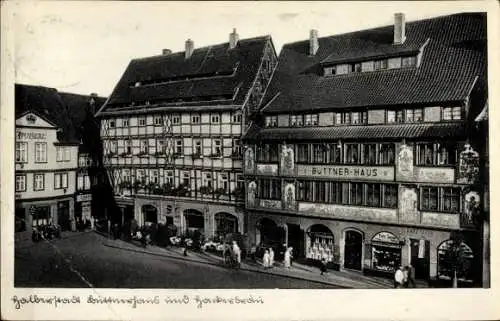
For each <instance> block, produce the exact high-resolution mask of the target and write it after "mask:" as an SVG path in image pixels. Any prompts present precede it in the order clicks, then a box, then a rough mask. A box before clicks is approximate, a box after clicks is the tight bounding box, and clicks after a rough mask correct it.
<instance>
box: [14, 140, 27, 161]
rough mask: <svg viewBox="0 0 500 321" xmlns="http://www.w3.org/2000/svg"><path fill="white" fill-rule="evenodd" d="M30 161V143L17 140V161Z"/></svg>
mask: <svg viewBox="0 0 500 321" xmlns="http://www.w3.org/2000/svg"><path fill="white" fill-rule="evenodd" d="M27 161H28V143H26V142H16V163H26V162H27Z"/></svg>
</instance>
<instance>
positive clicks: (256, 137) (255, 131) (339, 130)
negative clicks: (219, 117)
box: [245, 123, 465, 142]
mask: <svg viewBox="0 0 500 321" xmlns="http://www.w3.org/2000/svg"><path fill="white" fill-rule="evenodd" d="M464 135H465V127H464V126H463V125H462V124H459V123H424V124H409V125H405V126H401V125H399V124H394V125H376V126H338V127H315V128H264V129H259V128H257V127H253V128H251V129H250V130H249V131H248V133H247V134H246V135H245V139H246V140H248V141H257V142H258V141H263V140H264V141H265V140H269V141H273V140H274V141H283V140H285V141H291V140H295V139H297V138H300V140H308V139H310V140H337V139H343V140H349V139H353V140H357V139H375V140H376V139H391V138H394V139H400V138H408V139H412V138H418V137H427V138H437V137H439V138H443V137H454V138H458V137H463V136H464Z"/></svg>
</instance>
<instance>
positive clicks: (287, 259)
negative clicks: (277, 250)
mask: <svg viewBox="0 0 500 321" xmlns="http://www.w3.org/2000/svg"><path fill="white" fill-rule="evenodd" d="M291 259H292V251H291V247H289V248H288V249H286V251H285V260H284V264H285V268H287V269H289V268H290V265H291V264H290V261H291Z"/></svg>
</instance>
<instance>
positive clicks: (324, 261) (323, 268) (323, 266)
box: [320, 258, 326, 275]
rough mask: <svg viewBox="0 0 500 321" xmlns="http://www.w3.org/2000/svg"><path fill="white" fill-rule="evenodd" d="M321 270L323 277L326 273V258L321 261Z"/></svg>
mask: <svg viewBox="0 0 500 321" xmlns="http://www.w3.org/2000/svg"><path fill="white" fill-rule="evenodd" d="M320 270H321V275H323V274H324V273H326V259H325V258H322V259H321V266H320Z"/></svg>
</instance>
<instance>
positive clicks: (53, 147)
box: [15, 85, 78, 231]
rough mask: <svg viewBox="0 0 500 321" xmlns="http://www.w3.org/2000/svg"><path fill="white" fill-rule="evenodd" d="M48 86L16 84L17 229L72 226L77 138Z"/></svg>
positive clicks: (63, 109)
mask: <svg viewBox="0 0 500 321" xmlns="http://www.w3.org/2000/svg"><path fill="white" fill-rule="evenodd" d="M65 111H66V108H65V106H64V103H63V102H62V101H61V99H60V97H59V95H58V93H57V91H56V90H55V89H52V88H45V87H35V86H26V85H16V138H15V139H16V144H15V145H16V147H15V148H16V151H15V162H16V167H15V175H16V178H15V198H16V211H15V215H16V230H17V231H21V230H27V231H31V228H30V227H31V226H38V225H42V224H47V223H49V222H52V223H54V224H59V225H61V228H62V229H68V230H69V229H74V224H72V221H74V194H75V184H74V182H75V179H76V169H77V165H78V164H77V153H78V142H77V141H75V139H74V137H73V135H72V130H71V122H70V120H69V118H68V116H67V113H66V112H65Z"/></svg>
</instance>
